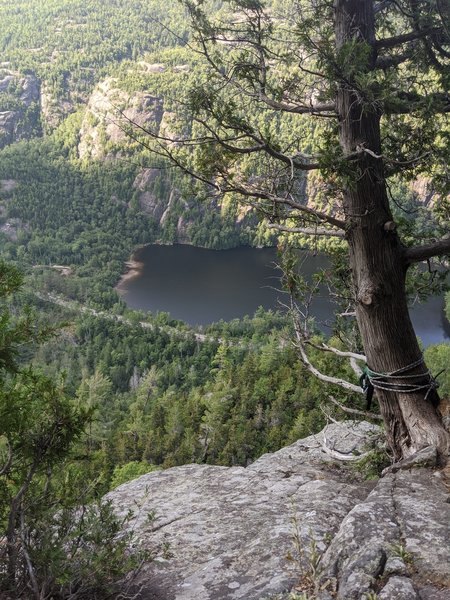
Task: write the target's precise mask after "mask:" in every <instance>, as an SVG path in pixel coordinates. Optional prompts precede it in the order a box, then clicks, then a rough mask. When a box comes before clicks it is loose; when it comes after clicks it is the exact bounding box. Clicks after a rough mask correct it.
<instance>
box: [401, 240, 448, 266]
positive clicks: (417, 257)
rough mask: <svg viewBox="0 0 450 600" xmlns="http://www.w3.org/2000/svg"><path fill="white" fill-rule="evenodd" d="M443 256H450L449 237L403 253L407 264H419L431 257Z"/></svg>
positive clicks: (414, 247)
mask: <svg viewBox="0 0 450 600" xmlns="http://www.w3.org/2000/svg"><path fill="white" fill-rule="evenodd" d="M443 255H450V237H446V238H444V239H442V240H439V241H438V242H433V243H431V244H424V245H423V246H413V247H412V248H407V249H406V251H405V257H406V260H407V261H408V262H409V263H415V262H421V261H423V260H427V259H428V258H433V256H443Z"/></svg>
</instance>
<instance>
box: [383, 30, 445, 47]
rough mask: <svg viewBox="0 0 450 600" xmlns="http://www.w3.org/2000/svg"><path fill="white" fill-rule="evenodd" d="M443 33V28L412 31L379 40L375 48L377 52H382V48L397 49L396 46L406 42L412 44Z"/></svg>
mask: <svg viewBox="0 0 450 600" xmlns="http://www.w3.org/2000/svg"><path fill="white" fill-rule="evenodd" d="M441 31H442V27H429V28H428V29H422V30H420V31H410V32H409V33H403V34H401V35H396V36H393V37H390V38H385V39H382V40H377V41H376V42H375V47H376V49H377V50H380V49H381V48H395V46H400V45H401V44H405V43H406V42H412V41H414V40H418V39H421V38H424V37H426V36H427V35H433V34H435V33H440V32H441Z"/></svg>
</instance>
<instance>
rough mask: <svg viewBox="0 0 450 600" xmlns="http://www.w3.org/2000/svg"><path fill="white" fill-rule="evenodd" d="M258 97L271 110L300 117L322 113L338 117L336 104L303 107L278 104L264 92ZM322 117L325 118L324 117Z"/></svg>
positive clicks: (283, 103) (285, 103) (284, 103)
mask: <svg viewBox="0 0 450 600" xmlns="http://www.w3.org/2000/svg"><path fill="white" fill-rule="evenodd" d="M258 96H259V99H260V100H261V101H262V102H264V104H267V106H270V108H273V109H274V110H281V111H283V112H289V113H295V114H299V115H314V114H320V113H333V114H329V115H328V116H330V117H337V115H336V113H335V111H336V105H335V103H334V102H330V103H325V104H313V103H311V105H310V106H302V105H298V104H288V103H287V102H278V101H276V100H273V99H272V98H269V96H267V95H266V94H265V93H263V92H260V93H259V94H258ZM322 116H324V115H322Z"/></svg>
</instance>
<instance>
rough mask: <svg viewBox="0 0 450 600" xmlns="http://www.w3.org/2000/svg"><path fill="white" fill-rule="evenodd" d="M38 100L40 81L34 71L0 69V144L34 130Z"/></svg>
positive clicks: (28, 135) (9, 142) (28, 134)
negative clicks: (32, 73)
mask: <svg viewBox="0 0 450 600" xmlns="http://www.w3.org/2000/svg"><path fill="white" fill-rule="evenodd" d="M39 102H40V91H39V84H38V81H37V79H36V77H34V75H21V74H20V73H16V72H14V71H10V70H9V69H0V148H4V147H5V146H7V145H8V144H12V143H13V142H16V141H19V140H23V139H29V138H30V137H32V135H33V134H35V133H36V129H37V128H38V120H39Z"/></svg>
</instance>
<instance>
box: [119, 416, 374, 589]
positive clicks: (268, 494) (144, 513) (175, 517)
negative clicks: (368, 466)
mask: <svg viewBox="0 0 450 600" xmlns="http://www.w3.org/2000/svg"><path fill="white" fill-rule="evenodd" d="M340 430H341V433H342V435H343V436H347V435H348V434H349V432H350V431H351V433H350V434H349V435H350V437H352V439H353V441H352V442H351V443H352V445H354V444H360V443H362V437H361V436H365V435H366V434H365V431H366V428H365V426H363V427H362V428H360V427H356V429H354V430H353V426H352V427H345V426H343V427H340ZM333 431H334V434H335V435H336V436H337V435H338V428H334V429H333ZM355 432H356V433H357V434H358V435H355ZM330 433H332V432H330ZM314 440H315V441H316V442H317V439H316V438H308V440H307V443H308V444H309V443H313V442H314ZM345 443H347V442H345ZM319 446H320V443H319ZM284 450H285V451H280V452H276V453H274V454H268V455H265V456H264V457H262V458H261V459H259V460H258V461H256V463H254V464H253V465H250V466H249V467H248V468H242V467H230V468H228V467H216V466H209V465H187V466H183V467H175V468H172V469H168V470H166V471H159V472H153V473H149V474H148V475H144V476H142V477H140V478H139V479H136V480H135V481H132V482H130V483H127V484H124V485H122V486H120V487H118V488H117V489H116V490H114V491H113V492H111V493H110V494H109V495H108V498H109V499H111V500H112V501H113V503H114V506H115V508H116V511H117V512H118V513H119V514H121V515H125V513H126V512H127V511H128V510H129V509H130V508H132V509H133V512H134V516H133V519H132V521H131V522H130V524H129V526H130V527H131V528H132V529H133V530H134V531H135V533H136V536H137V538H138V539H139V540H140V541H141V543H142V545H143V546H144V547H147V548H149V549H150V550H154V551H155V552H156V553H157V559H156V560H155V561H154V562H153V563H150V564H148V565H147V566H146V568H145V570H144V572H143V573H142V575H141V582H142V584H143V586H144V593H143V598H146V599H155V600H238V599H245V600H256V599H260V598H263V597H265V596H270V595H273V594H279V593H283V592H286V591H289V589H290V588H291V587H292V586H293V585H295V584H296V582H297V581H298V579H299V576H300V574H301V571H302V569H308V566H309V558H308V557H309V555H310V553H311V552H312V551H313V550H314V549H317V551H318V552H320V553H322V552H324V551H325V550H326V547H327V544H328V543H329V539H330V538H332V537H333V535H334V534H335V533H336V531H337V530H338V529H339V526H340V523H341V522H342V520H343V519H344V518H345V516H346V515H347V514H348V512H349V511H350V510H351V509H352V508H353V507H354V506H355V505H356V504H357V503H360V502H361V500H362V499H363V498H364V496H365V495H366V494H367V492H366V490H364V489H361V488H360V487H359V486H357V485H352V484H349V483H346V482H345V481H343V480H342V478H341V477H340V474H339V471H336V472H334V471H330V469H329V468H328V463H329V460H328V457H327V456H326V455H323V459H324V461H326V463H327V465H325V467H326V468H325V469H324V468H322V467H323V465H321V464H319V463H320V460H319V457H320V451H319V450H318V447H317V448H316V447H314V453H313V456H314V458H313V460H312V462H314V463H316V464H311V462H310V461H309V454H310V450H309V449H307V448H306V449H305V448H303V445H302V444H300V443H296V444H293V445H292V446H290V447H289V448H287V449H284ZM149 514H150V515H152V516H153V515H154V519H153V520H151V519H149V518H148V515H149Z"/></svg>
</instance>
